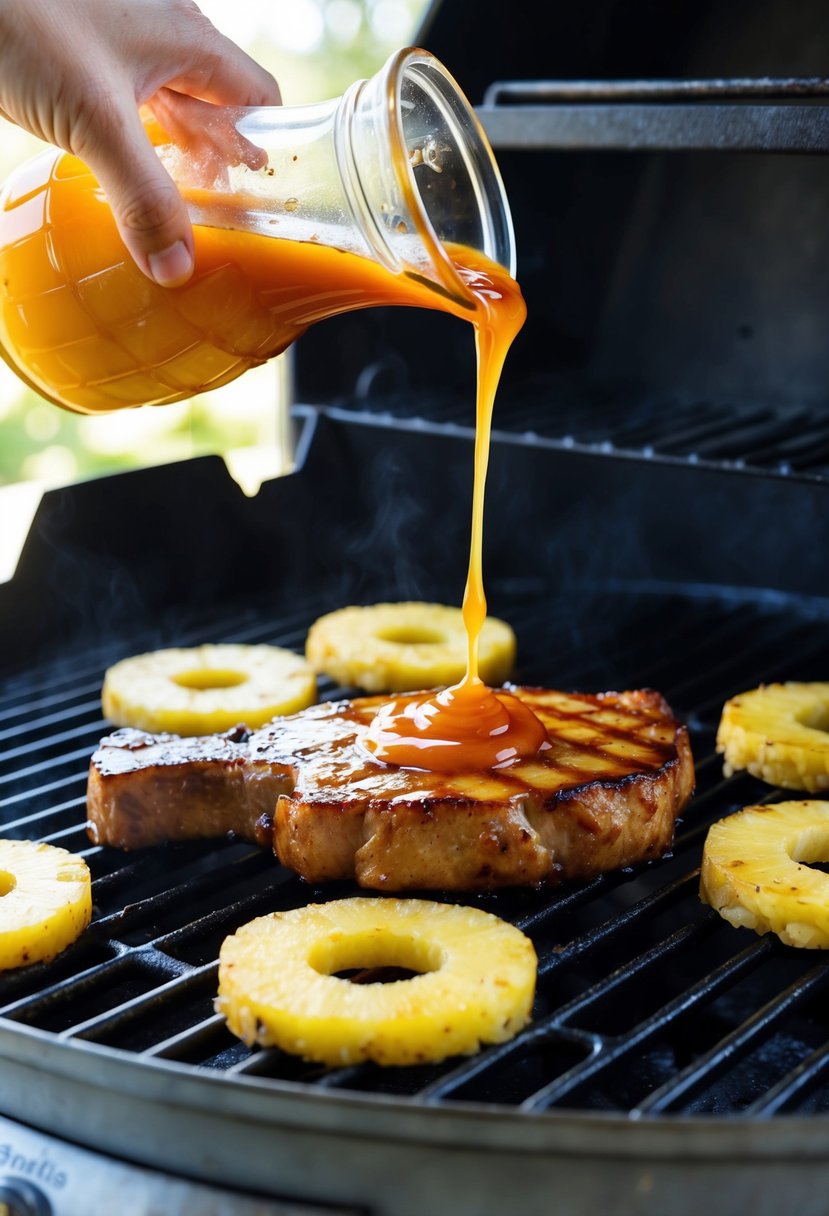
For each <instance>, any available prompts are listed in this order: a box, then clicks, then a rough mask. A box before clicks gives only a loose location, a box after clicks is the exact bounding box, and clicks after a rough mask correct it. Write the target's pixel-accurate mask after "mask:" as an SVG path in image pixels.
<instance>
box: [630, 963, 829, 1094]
mask: <svg viewBox="0 0 829 1216" xmlns="http://www.w3.org/2000/svg"><path fill="white" fill-rule="evenodd" d="M827 984H829V965H826V964H823V965H821V966H819V967H815V968H814V969H813V970H812V971H811V972H809V974H808V975H807V976H805V977H804V978H803V979H802V980H800V981H798V982H797V983H795V984H792V985H791V986H790V987H789V988H788V989H787V990H786V991H785V992H783V993H781V994H780V995H779V996H778V997H775V998H774V999H773V1000H771V1001H769V1002H768V1004H767V1005H765V1006H764V1007H763V1008H762V1009H760V1010H758V1012H757V1013H755V1014H754V1015H753V1016H751V1017H749V1018H748V1019H747V1020H746V1021H745V1022H743V1024H742V1025H741V1026H739V1027H738V1028H737V1029H736V1030H735V1031H734V1032H733V1033H732V1034H730V1035H727V1036H726V1037H725V1038H724V1039H722V1040H721V1041H720V1042H719V1043H717V1044H716V1045H715V1046H714V1047H713V1048H712V1049H711V1051H709V1052H706V1053H705V1054H704V1055H703V1056H701V1057H700V1059H699V1060H697V1061H695V1062H694V1063H693V1064H692V1065H690V1066H689V1067H688V1068H686V1069H683V1070H682V1071H681V1072H680V1073H678V1074H677V1076H676V1077H674V1078H673V1079H672V1080H671V1081H669V1082H668V1083H667V1084H666V1085H663V1086H661V1087H660V1088H659V1089H658V1090H656V1091H655V1092H654V1093H652V1094H651V1095H650V1096H649V1097H648V1098H647V1099H645V1100H644V1101H643V1102H641V1103H640V1104H639V1106H638V1107H637V1110H638V1112H639V1113H641V1114H649V1115H652V1114H656V1113H663V1112H665V1111H668V1110H673V1109H676V1108H677V1107H679V1106H680V1105H681V1104H685V1105H687V1103H688V1100H689V1098H691V1097H693V1095H694V1094H696V1093H698V1092H699V1091H700V1090H702V1089H703V1088H704V1087H705V1086H706V1085H710V1083H711V1080H712V1078H713V1077H716V1075H717V1074H718V1073H719V1072H721V1071H722V1069H723V1068H724V1066H725V1065H728V1064H731V1063H733V1062H734V1060H736V1059H739V1058H741V1057H742V1056H744V1055H746V1054H747V1053H748V1052H749V1051H750V1050H751V1048H752V1047H753V1046H754V1045H755V1044H756V1043H757V1042H758V1041H764V1040H766V1039H767V1038H768V1037H769V1034H770V1032H771V1031H772V1030H773V1029H774V1028H775V1027H776V1026H778V1025H779V1024H780V1023H781V1022H782V1021H783V1019H784V1018H785V1017H787V1016H788V1015H789V1014H790V1013H791V1012H792V1010H793V1009H796V1008H798V1006H800V1005H802V1004H803V1003H804V1002H805V1001H806V1000H807V999H808V998H810V997H812V996H814V995H816V994H818V993H822V992H823V991H824V989H825V988H826V987H827Z"/></svg>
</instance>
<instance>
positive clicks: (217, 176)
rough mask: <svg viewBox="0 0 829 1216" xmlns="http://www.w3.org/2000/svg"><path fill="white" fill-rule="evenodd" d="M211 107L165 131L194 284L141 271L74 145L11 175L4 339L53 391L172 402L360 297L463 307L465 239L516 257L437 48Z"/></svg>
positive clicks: (0, 281) (90, 402) (68, 397)
mask: <svg viewBox="0 0 829 1216" xmlns="http://www.w3.org/2000/svg"><path fill="white" fill-rule="evenodd" d="M210 111H211V114H212V117H211V121H210V123H209V124H207V125H206V126H205V129H204V130H203V131H202V132H200V133H198V137H197V141H196V142H195V143H194V142H193V141H192V140H190V141H188V142H187V143H186V144H183V143H181V142H179V143H177V142H174V141H173V140H172V139H171V138H170V137H169V136H168V135H166V134H164V133H157V134H156V135H154V142H156V143H157V151H158V154H159V156H160V157H161V159H162V161H163V163H164V164H165V165H166V167H167V168H168V169H169V171H170V173H171V175H172V177H173V179H174V181H175V182H176V184H177V185H178V187H179V189H180V190H181V192H182V194H183V196H184V197H185V199H186V201H187V204H188V208H189V211H190V215H191V218H192V221H193V224H194V241H195V272H194V274H193V277H192V279H190V281H189V282H188V283H186V284H185V285H183V286H182V287H177V288H163V287H159V286H158V285H156V284H154V283H153V282H151V281H150V280H149V279H147V278H146V277H145V276H144V275H143V274H142V273H141V272H140V271H139V270H138V269H137V267H136V266H135V265H134V264H133V262H132V260H131V258H130V257H129V255H128V254H127V252H126V249H125V247H124V245H123V242H122V241H121V238H120V236H119V234H118V231H117V229H116V226H115V221H114V219H113V217H112V214H111V212H110V210H109V208H108V206H107V203H106V200H105V198H104V196H103V192H102V191H101V189H100V187H99V186H98V184H97V182H96V181H95V179H94V177H93V176H92V174H91V173H90V171H89V170H88V168H87V167H86V166H85V165H84V164H83V162H82V161H80V160H78V159H77V158H76V157H74V156H70V155H68V154H66V153H61V152H58V151H56V150H49V151H47V152H46V153H44V154H42V155H41V156H39V157H37V158H35V159H34V160H32V161H29V162H27V163H26V164H25V165H23V166H21V167H20V168H19V169H18V170H16V171H15V172H14V173H13V174H12V175H11V177H10V178H9V180H8V181H7V182H6V184H5V186H4V188H3V191H2V194H0V353H2V355H3V356H4V358H5V359H6V361H7V362H8V363H9V364H10V365H11V367H12V368H13V369H14V370H15V371H16V372H17V374H18V375H19V376H20V377H21V378H22V379H23V380H25V381H26V382H27V383H28V384H30V385H31V386H32V387H33V388H35V389H36V390H37V391H38V392H39V393H41V394H42V395H43V396H45V397H47V398H48V399H50V400H51V401H53V402H55V403H56V404H58V405H61V406H64V407H66V408H68V409H71V410H75V411H78V412H81V413H96V412H102V411H111V410H115V409H120V408H123V407H128V406H137V405H147V404H153V405H160V404H164V403H167V402H172V401H178V400H180V399H182V398H184V397H189V396H192V395H193V394H194V393H197V392H201V391H204V390H206V389H210V388H216V387H219V386H220V385H222V384H226V383H228V382H229V381H230V380H233V379H235V378H236V377H237V376H239V375H241V374H242V372H244V371H245V370H247V369H248V368H249V367H252V366H254V365H256V364H259V363H262V362H264V361H265V360H267V359H269V358H271V357H272V356H273V355H276V354H278V353H279V352H280V351H282V350H284V349H285V347H287V346H288V345H289V344H290V343H291V342H293V341H294V339H295V338H297V337H298V336H299V335H300V334H301V333H302V332H303V330H304V329H306V328H307V327H308V326H309V325H310V324H312V323H314V322H315V321H318V320H321V319H323V318H325V317H328V316H333V315H335V314H336V313H339V312H345V311H348V310H350V309H354V308H364V307H369V306H372V305H377V304H402V305H417V306H422V307H430V308H440V309H443V310H445V311H449V312H454V313H456V314H457V315H467V316H468V315H469V312H470V310H471V309H472V308H473V301H472V299H471V296H470V293H469V289H468V287H467V281H468V276H465V273H464V267H465V266H466V265H467V264H468V263H469V259H468V258H467V257H464V256H463V254H464V251H473V252H474V253H475V254H476V256H478V257H479V259H480V258H483V259H484V262H486V261H489V262H493V263H496V264H497V265H498V266H501V267H503V268H504V269H506V270H507V271H508V272H509V274H511V275H514V273H515V243H514V236H513V230H512V222H511V218H510V213H509V207H508V204H507V199H506V195H505V192H504V188H503V183H502V181H501V177H500V174H499V172H498V168H497V165H496V163H495V159H494V157H493V154H492V150H491V148H490V146H489V144H488V142H487V139H486V136H485V135H484V133H483V131H482V129H481V127H480V125H479V124H478V122H477V119H476V118H475V115H474V113H473V111H472V109H471V107H470V105H469V103H468V101H467V100H466V98H465V97H464V96H463V94H462V92H461V90H460V89H459V87H458V85H457V84H456V82H455V81H454V80H453V79H452V77H451V76H450V75H449V73H448V72H447V71H446V69H445V68H444V67H443V66H442V64H440V63H439V62H438V61H437V60H436V59H435V58H434V57H433V56H432V55H430V54H428V53H427V52H426V51H423V50H419V49H417V48H406V49H404V50H400V51H398V52H396V53H395V54H394V55H392V56H391V57H390V59H389V60H388V61H387V63H386V64H385V66H384V67H383V68H382V69H381V70H380V71H379V72H378V73H377V74H376V75H375V76H373V77H372V78H371V79H369V80H365V81H357V82H356V83H355V84H353V85H352V86H351V87H350V88H349V89H348V90H347V91H346V93H345V94H344V95H343V96H342V97H340V98H336V99H334V100H331V101H326V102H321V103H318V104H316V105H307V106H295V107H267V108H258V109H234V110H228V109H223V108H220V107H210ZM240 149H241V151H240ZM253 166H255V167H253Z"/></svg>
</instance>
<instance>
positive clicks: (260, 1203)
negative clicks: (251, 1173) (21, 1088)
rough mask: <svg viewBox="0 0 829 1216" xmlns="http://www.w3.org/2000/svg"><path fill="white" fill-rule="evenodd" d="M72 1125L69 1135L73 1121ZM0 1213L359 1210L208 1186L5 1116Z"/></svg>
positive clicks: (296, 1215)
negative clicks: (104, 1153) (85, 1146)
mask: <svg viewBox="0 0 829 1216" xmlns="http://www.w3.org/2000/svg"><path fill="white" fill-rule="evenodd" d="M90 1096H94V1095H90ZM107 1105H108V1104H107ZM113 1118H114V1119H115V1120H116V1121H118V1120H119V1119H120V1115H118V1114H117V1113H114V1114H113ZM69 1123H70V1126H69V1128H68V1131H67V1134H68V1135H71V1134H73V1128H72V1126H71V1124H72V1120H70V1121H69ZM169 1134H170V1137H171V1140H172V1141H173V1142H175V1140H176V1138H177V1136H176V1133H175V1130H174V1129H169ZM205 1155H209V1150H207V1152H206V1154H205ZM180 1166H181V1167H182V1168H183V1166H184V1163H183V1162H182V1163H180ZM309 1189H310V1187H309ZM4 1204H5V1205H6V1206H5V1208H4V1207H3V1205H4ZM0 1212H2V1213H3V1216H116V1213H117V1216H349V1213H351V1214H352V1216H353V1213H354V1209H346V1208H343V1207H336V1208H332V1207H331V1206H329V1205H326V1207H325V1209H324V1210H323V1209H322V1208H320V1207H318V1206H316V1205H314V1204H313V1203H304V1202H303V1203H299V1202H293V1201H285V1202H283V1201H280V1200H277V1199H273V1198H264V1197H262V1198H257V1197H255V1196H252V1195H250V1194H245V1193H243V1191H241V1190H238V1191H231V1190H228V1189H226V1188H225V1187H219V1186H209V1187H208V1186H205V1185H204V1184H203V1183H199V1182H193V1181H191V1180H189V1179H187V1180H185V1179H183V1178H181V1177H174V1176H173V1175H172V1174H164V1173H162V1172H160V1171H159V1170H157V1169H152V1170H148V1169H141V1168H139V1167H137V1166H135V1165H130V1164H127V1163H126V1162H124V1161H121V1160H117V1159H115V1158H114V1157H105V1156H102V1155H101V1154H100V1153H91V1152H89V1151H87V1150H86V1149H83V1148H79V1147H78V1146H77V1145H75V1144H72V1143H70V1142H69V1141H68V1140H66V1141H62V1140H59V1139H58V1138H57V1137H56V1136H54V1135H49V1136H47V1135H44V1134H42V1133H41V1132H38V1131H36V1130H34V1129H32V1128H30V1127H25V1126H23V1125H22V1124H19V1123H15V1122H12V1121H11V1120H10V1119H4V1118H2V1117H0Z"/></svg>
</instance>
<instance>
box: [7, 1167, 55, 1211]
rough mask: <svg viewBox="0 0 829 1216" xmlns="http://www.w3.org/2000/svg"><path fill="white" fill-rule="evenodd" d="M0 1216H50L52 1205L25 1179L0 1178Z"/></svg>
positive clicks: (41, 1192)
mask: <svg viewBox="0 0 829 1216" xmlns="http://www.w3.org/2000/svg"><path fill="white" fill-rule="evenodd" d="M0 1216H52V1205H51V1204H50V1202H49V1200H48V1199H47V1198H46V1196H45V1195H44V1194H43V1191H41V1190H39V1188H38V1187H36V1186H32V1184H31V1183H30V1182H26V1181H25V1179H23V1178H10V1177H8V1176H5V1177H0Z"/></svg>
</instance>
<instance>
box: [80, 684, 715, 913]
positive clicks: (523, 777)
mask: <svg viewBox="0 0 829 1216" xmlns="http://www.w3.org/2000/svg"><path fill="white" fill-rule="evenodd" d="M511 691H512V692H514V693H515V695H517V696H518V697H520V699H521V700H522V701H524V702H525V703H526V704H528V705H529V706H530V707H531V708H532V709H533V710H534V712H535V713H536V714H537V715H538V717H539V718H541V720H542V721H543V722H544V724H545V726H546V728H547V733H548V738H549V741H550V743H551V746H550V748H549V749H548V750H546V751H544V752H542V753H539V755H538V756H536V757H534V758H533V759H532V760H527V761H522V762H519V763H517V764H515V765H513V766H512V767H511V768H509V769H507V770H504V771H498V772H496V771H491V770H487V771H480V772H465V773H431V772H425V771H422V770H416V769H402V768H392V767H384V766H382V765H378V763H377V762H376V761H375V760H373V759H372V758H371V757H370V755H369V754H368V752H367V751H366V750H365V749H364V748H363V746H362V743H361V739H362V737H363V735H364V733H365V731H366V729H367V727H368V725H369V723H370V722H371V720H372V718H373V717H374V714H375V713H376V711H377V709H378V708H379V706H380V705H382V704H384V703H385V701H386V700H387V698H385V697H364V698H360V699H357V700H354V701H344V702H331V703H327V704H323V705H316V706H313V707H312V708H310V709H307V710H303V711H302V712H301V713H298V714H294V715H292V716H291V717H288V718H280V719H276V720H275V721H274V722H272V723H270V724H269V725H268V726H266V727H263V728H262V729H261V730H258V731H255V732H253V733H252V734H250V735H249V736H246V735H244V734H243V733H241V732H237V733H236V734H235V735H234V734H232V733H231V734H230V735H225V736H217V737H211V738H210V739H202V740H198V739H193V740H180V739H176V738H175V737H173V736H163V737H159V736H151V735H143V734H142V733H141V732H138V731H130V732H126V731H118V732H116V733H115V734H114V735H112V736H110V737H109V738H108V739H105V740H103V741H102V744H101V747H100V748H99V750H98V751H97V752H96V753H95V755H94V756H93V758H92V764H91V768H90V781H89V819H90V834H91V835H92V837H93V839H95V840H96V841H98V842H99V843H107V844H115V845H118V846H119V847H122V848H136V847H139V846H140V845H145V844H154V843H157V842H158V841H160V840H165V839H166V840H170V839H185V838H187V837H199V836H210V835H221V834H224V833H226V832H228V831H232V832H234V833H236V834H237V835H239V836H242V837H244V838H246V839H251V840H258V841H259V842H260V843H264V836H265V835H266V834H267V827H268V826H269V819H268V817H269V816H271V815H273V814H274V806H275V808H276V810H275V817H274V823H273V845H274V849H275V851H276V853H277V856H278V857H279V859H280V861H281V862H282V863H283V864H284V865H286V866H288V867H289V868H290V869H292V870H295V871H296V872H297V873H298V874H300V875H302V877H303V878H305V879H307V880H308V881H309V882H315V883H317V882H325V881H329V880H332V879H347V878H355V879H356V881H357V882H358V883H359V884H360V885H361V886H363V887H369V888H373V889H377V890H386V891H406V890H418V889H420V890H426V889H443V890H456V891H472V890H492V889H494V888H497V887H503V886H516V885H533V884H537V883H541V882H556V881H560V880H561V879H565V878H586V877H589V876H591V875H593V874H596V873H599V872H601V871H604V870H611V869H616V868H618V867H620V866H625V865H631V864H634V863H636V862H641V861H645V860H648V859H650V858H653V857H658V856H660V855H661V854H662V853H664V852H665V850H666V849H668V848H669V847H670V844H671V841H672V838H673V832H674V825H675V822H676V818H677V816H678V814H679V813H680V812H681V810H682V809H683V807H684V806H685V805H686V804H687V802H688V800H689V799H690V797H691V794H692V793H693V786H694V766H693V760H692V757H691V749H690V745H689V743H688V736H687V732H686V730H685V728H684V727H683V726H681V725H680V724H679V723H678V722H677V721H676V720H675V719H674V718H673V716H672V714H671V711H670V709H669V707H668V706H667V704H666V703H665V701H664V700H663V698H662V697H661V696H660V695H659V693H655V692H651V691H650V690H641V691H636V692H624V693H603V694H599V695H596V696H588V695H586V694H570V693H561V692H555V691H550V690H545V689H534V688H514V689H511ZM125 736H126V737H125Z"/></svg>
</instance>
